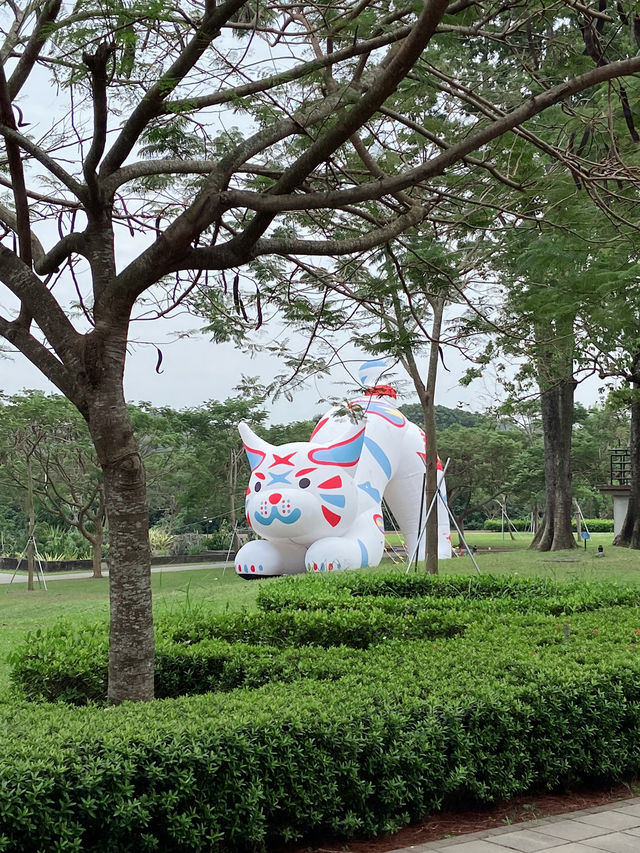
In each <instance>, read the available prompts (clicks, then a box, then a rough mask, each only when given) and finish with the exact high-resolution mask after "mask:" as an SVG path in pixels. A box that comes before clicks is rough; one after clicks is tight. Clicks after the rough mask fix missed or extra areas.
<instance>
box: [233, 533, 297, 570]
mask: <svg viewBox="0 0 640 853" xmlns="http://www.w3.org/2000/svg"><path fill="white" fill-rule="evenodd" d="M304 552H305V549H304V547H303V546H302V545H294V544H293V543H285V542H282V543H276V542H267V541H266V540H264V539H256V540H254V541H253V542H247V544H246V545H243V546H242V548H240V550H239V551H238V553H237V554H236V559H235V565H236V572H237V573H238V574H239V575H240V576H241V577H243V578H259V577H273V576H274V575H295V574H299V573H300V572H304V569H305V562H304Z"/></svg>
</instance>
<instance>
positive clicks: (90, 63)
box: [82, 42, 116, 201]
mask: <svg viewBox="0 0 640 853" xmlns="http://www.w3.org/2000/svg"><path fill="white" fill-rule="evenodd" d="M115 49H116V46H115V44H113V43H107V42H102V43H101V44H99V45H98V47H97V49H96V52H95V53H93V54H92V53H88V52H87V51H85V52H84V53H83V54H82V61H83V62H84V64H85V65H86V66H87V68H88V69H89V74H90V76H91V95H92V100H93V139H92V141H91V147H90V148H89V151H88V152H87V156H86V157H85V159H84V163H83V164H82V171H83V173H84V178H85V181H86V182H87V186H88V187H89V189H90V191H91V193H92V195H93V196H94V198H96V196H97V192H98V184H97V179H96V168H97V166H98V163H99V162H100V158H101V157H102V154H103V152H104V147H105V144H106V141H107V64H108V62H109V60H110V59H111V58H112V57H113V54H114V53H115ZM96 201H97V198H96Z"/></svg>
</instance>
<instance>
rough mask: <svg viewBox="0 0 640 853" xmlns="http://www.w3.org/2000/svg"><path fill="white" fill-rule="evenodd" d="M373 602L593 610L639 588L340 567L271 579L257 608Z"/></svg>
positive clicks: (630, 596) (396, 606) (637, 599)
mask: <svg viewBox="0 0 640 853" xmlns="http://www.w3.org/2000/svg"><path fill="white" fill-rule="evenodd" d="M361 601H363V602H364V604H363V606H364V607H369V606H372V605H373V604H375V607H376V608H378V609H381V610H382V609H384V610H387V611H388V612H396V613H401V612H415V611H416V610H419V609H420V608H427V607H428V608H433V609H438V608H442V609H446V610H451V609H452V608H454V607H460V606H461V605H463V606H465V607H468V606H469V605H470V604H471V603H473V602H479V601H482V602H485V603H486V602H491V604H492V606H495V607H499V606H501V603H506V604H507V606H508V609H510V610H513V609H518V610H523V611H524V610H539V611H540V612H548V613H563V612H577V611H580V610H593V609H597V608H599V607H607V606H611V605H617V604H631V605H636V604H640V591H639V590H638V588H637V587H634V586H629V585H621V584H617V583H614V582H611V581H606V580H598V581H582V580H577V581H554V580H552V579H550V578H525V577H520V576H518V575H506V576H505V575H501V576H498V575H486V574H482V575H472V576H463V575H460V576H446V575H445V576H442V575H426V574H398V573H395V574H379V575H375V574H368V575H367V574H359V573H355V572H353V573H352V572H344V573H341V574H339V575H334V576H331V578H330V579H329V578H327V576H325V575H305V576H299V577H293V578H287V579H286V580H285V581H284V582H282V581H281V582H278V583H269V584H265V585H263V586H261V587H260V589H259V591H258V599H257V602H258V606H259V607H260V609H261V610H264V611H266V612H267V613H268V612H271V611H278V612H282V611H288V610H307V609H308V610H316V609H324V610H335V609H340V608H344V607H349V608H357V607H359V606H360V602H361Z"/></svg>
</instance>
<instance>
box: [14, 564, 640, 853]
mask: <svg viewBox="0 0 640 853" xmlns="http://www.w3.org/2000/svg"><path fill="white" fill-rule="evenodd" d="M637 598H638V593H637V591H636V589H634V588H630V587H624V586H617V585H615V584H607V583H602V582H597V583H596V582H594V583H586V584H585V583H580V582H573V583H568V584H561V583H557V582H553V581H547V580H541V579H523V578H517V577H512V578H504V577H502V578H493V577H490V576H477V577H476V576H474V577H467V578H444V577H438V576H424V575H398V574H394V575H375V574H358V573H350V574H344V575H337V576H334V577H314V576H310V577H301V578H290V579H284V580H278V581H270V582H267V583H265V585H264V587H261V589H260V592H259V599H260V606H261V608H262V612H259V613H241V614H226V615H224V616H220V615H215V614H207V613H206V612H204V609H200V610H198V611H196V612H193V611H192V612H190V613H188V614H184V615H182V616H180V615H178V614H165V615H164V616H163V617H161V618H160V619H158V621H157V657H156V686H157V693H158V696H159V697H176V696H177V695H178V694H181V693H185V692H189V693H191V694H196V693H200V694H205V695H189V696H180V697H179V698H159V699H158V700H157V701H155V702H153V703H146V704H144V703H141V704H135V705H132V704H129V705H124V706H121V707H116V708H114V707H105V706H99V705H98V704H97V703H100V702H102V701H103V699H104V694H105V685H106V663H107V631H106V626H105V625H100V626H76V627H74V626H73V625H71V624H70V623H66V624H60V625H57V626H56V628H55V629H54V630H53V631H51V632H36V633H35V634H34V635H32V636H31V637H30V638H29V641H28V642H27V643H26V644H25V646H24V647H23V648H22V649H21V650H17V651H16V652H14V653H13V656H12V660H13V677H14V679H15V680H16V682H17V683H19V684H20V685H21V686H22V689H23V692H24V695H25V696H27V697H31V698H37V699H42V698H48V699H64V700H65V702H66V703H74V704H83V703H85V704H86V707H73V706H72V704H65V703H63V702H57V703H50V704H45V703H42V702H40V703H39V704H38V705H36V706H29V704H28V703H27V702H25V701H24V700H22V701H18V702H17V703H16V704H15V705H13V706H4V707H2V706H0V725H3V726H4V729H3V730H4V732H5V737H4V738H2V739H0V766H1V767H2V778H1V779H0V790H1V792H2V796H1V797H0V851H12V853H14V851H15V853H20V852H21V851H50V850H51V851H54V850H55V851H60V853H67V851H68V853H71V851H80V850H82V851H90V852H91V851H96V853H97V851H101V853H102V851H106V853H109V851H114V853H115V851H118V853H121V851H122V853H126V851H163V853H172V851H182V852H183V853H184V851H194V853H197V851H213V850H220V851H228V853H245V851H262V850H264V849H266V848H268V847H270V846H272V847H273V846H276V845H282V844H284V843H288V842H293V841H298V842H299V841H301V840H303V839H305V838H306V839H308V838H309V837H310V835H313V834H316V835H318V834H321V835H324V836H326V835H336V836H339V837H343V838H352V837H354V836H367V835H372V834H378V833H382V832H388V831H391V830H394V829H397V828H399V827H400V826H401V825H403V824H405V823H407V822H410V821H412V820H418V819H421V818H423V817H425V816H426V815H428V814H431V813H433V812H435V811H437V810H438V809H440V808H443V807H445V806H450V805H452V804H456V805H460V804H461V803H468V804H469V803H488V802H491V801H494V800H496V799H508V798H509V797H512V796H514V795H515V794H519V793H524V792H529V793H531V792H532V791H536V790H553V789H558V788H561V787H562V786H563V785H569V784H576V783H579V782H583V781H594V780H597V781H612V780H619V779H623V778H630V777H632V776H634V775H636V774H638V773H640V737H639V734H640V611H639V610H638V608H637ZM205 691H210V692H206V693H205Z"/></svg>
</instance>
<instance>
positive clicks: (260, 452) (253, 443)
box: [238, 421, 274, 471]
mask: <svg viewBox="0 0 640 853" xmlns="http://www.w3.org/2000/svg"><path fill="white" fill-rule="evenodd" d="M238 432H239V433H240V438H241V439H242V443H243V445H244V450H245V453H246V454H247V459H248V460H249V465H250V466H251V470H252V471H253V470H254V469H255V468H257V467H258V465H259V464H260V463H261V462H262V460H263V459H264V458H265V456H266V455H267V454H268V453H271V451H272V450H273V449H274V448H273V445H272V444H269V442H268V441H265V440H264V439H263V438H260V436H259V435H256V434H255V432H254V431H253V430H252V429H251V427H250V426H249V425H248V424H246V423H245V422H244V421H240V423H239V424H238Z"/></svg>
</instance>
